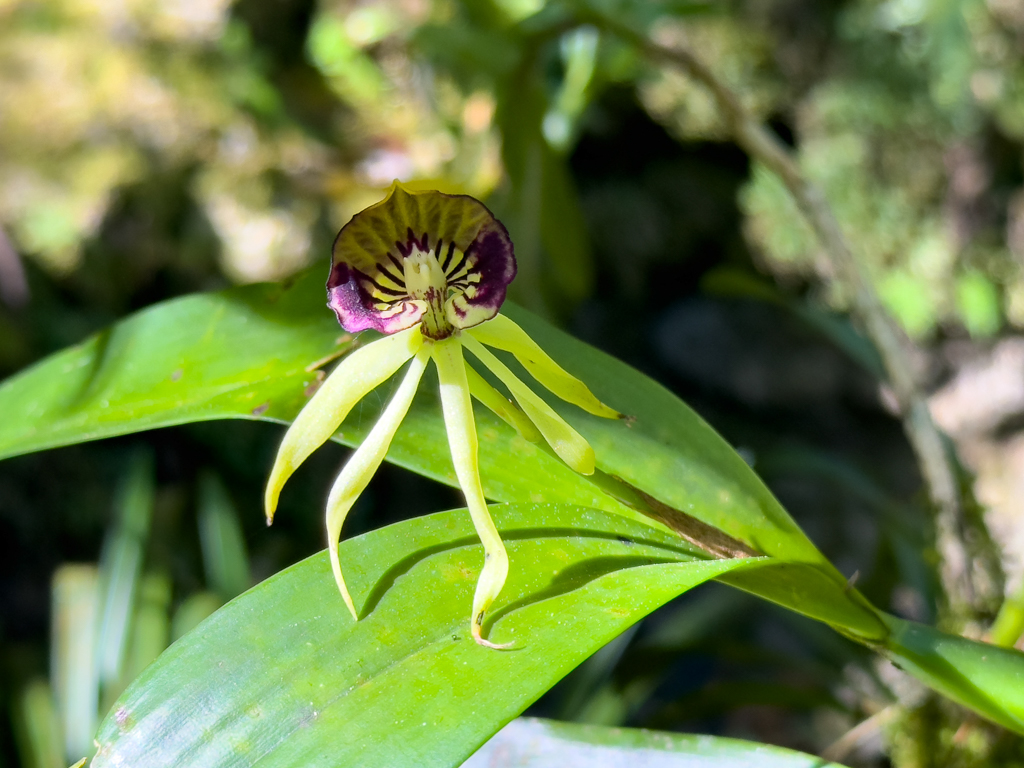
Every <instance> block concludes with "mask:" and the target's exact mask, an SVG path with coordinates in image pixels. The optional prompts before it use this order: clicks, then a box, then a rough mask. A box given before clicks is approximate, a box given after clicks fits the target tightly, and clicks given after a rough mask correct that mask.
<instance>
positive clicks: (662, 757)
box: [462, 717, 839, 768]
mask: <svg viewBox="0 0 1024 768" xmlns="http://www.w3.org/2000/svg"><path fill="white" fill-rule="evenodd" d="M499 764H500V765H515V766H519V768H563V767H564V766H566V765H585V766H588V768H628V766H634V765H642V766H645V768H749V766H751V765H757V766H758V768H839V766H837V765H836V764H835V763H825V762H823V761H822V759H821V758H820V757H814V756H813V755H805V754H803V753H800V752H793V751H791V750H789V749H780V748H778V747H769V746H766V745H764V744H755V743H753V742H749V741H740V740H738V739H723V738H720V737H717V736H695V735H692V734H686V733H668V732H666V731H648V730H639V729H636V728H607V727H604V726H596V725H577V724H576V723H560V722H557V721H554V720H541V719H539V718H532V717H523V718H519V719H517V720H513V721H512V722H511V723H509V724H508V725H507V726H505V728H504V729H502V730H501V732H500V733H498V734H497V735H496V736H495V737H494V738H493V739H491V740H490V741H489V742H487V744H486V745H484V747H483V748H481V749H480V751H479V752H477V753H476V754H475V755H473V757H471V758H470V759H469V760H468V761H467V762H466V763H465V764H464V765H463V767H462V768H485V767H486V766H490V765H499Z"/></svg>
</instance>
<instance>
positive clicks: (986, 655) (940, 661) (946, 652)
mask: <svg viewBox="0 0 1024 768" xmlns="http://www.w3.org/2000/svg"><path fill="white" fill-rule="evenodd" d="M885 618H886V621H887V623H888V624H889V626H890V628H891V629H892V634H891V635H890V636H889V638H888V640H887V641H886V643H885V648H884V651H883V652H884V653H885V655H886V656H888V657H889V659H890V660H891V661H892V662H893V663H894V664H896V665H897V666H899V667H900V668H902V669H904V670H905V671H907V672H909V673H910V674H912V675H914V677H916V678H918V679H920V680H923V681H924V682H925V683H927V684H928V685H930V686H931V687H932V688H934V689H935V690H937V691H939V692H940V693H942V694H944V695H946V696H948V697H949V698H951V699H953V700H954V701H958V702H960V703H961V704H963V705H964V706H966V707H970V708H971V709H973V710H974V711H975V712H979V713H981V714H983V715H984V716H985V717H987V718H989V719H991V720H993V721H995V722H997V723H999V724H1000V725H1002V726H1003V727H1005V728H1009V729H1010V730H1012V731H1016V732H1017V733H1024V653H1021V652H1020V651H1015V650H1013V649H1010V648H1000V647H998V646H995V645H990V644H988V643H980V642H977V641H975V640H968V639H967V638H964V637H957V636H956V635H947V634H946V633H945V632H940V631H939V630H937V629H933V628H932V627H928V626H925V625H924V624H917V623H916V622H913V621H904V620H903V619H898V618H896V617H895V616H886V617H885Z"/></svg>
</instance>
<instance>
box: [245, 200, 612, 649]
mask: <svg viewBox="0 0 1024 768" xmlns="http://www.w3.org/2000/svg"><path fill="white" fill-rule="evenodd" d="M515 274H516V260H515V255H514V253H513V249H512V241H511V240H510V239H509V236H508V232H507V231H506V229H505V227H504V226H503V225H502V224H501V222H499V221H498V220H497V219H495V218H494V216H493V215H492V214H491V212H490V211H489V210H487V208H486V207H485V206H484V205H483V203H481V202H479V201H478V200H475V199H473V198H472V197H469V196H467V195H446V194H443V193H441V192H411V191H409V190H407V189H405V188H404V187H403V186H402V185H401V184H399V183H398V182H397V181H396V182H395V183H394V185H393V186H392V188H391V191H390V192H389V194H388V196H387V197H386V198H385V199H384V200H383V201H382V202H380V203H377V204H376V205H372V206H370V207H369V208H367V209H366V210H364V211H362V212H361V213H358V214H356V215H355V216H354V217H353V218H352V220H351V221H350V222H349V223H348V224H346V225H345V227H344V228H342V230H341V232H340V233H339V234H338V237H337V239H336V240H335V241H334V254H333V260H332V263H331V274H330V278H329V279H328V281H327V294H328V299H329V301H328V305H329V306H330V307H331V309H333V310H334V312H335V313H336V314H337V316H338V320H339V322H340V323H341V324H342V326H343V327H344V328H345V330H346V331H349V332H350V333H357V332H359V331H364V330H369V329H373V330H376V331H379V332H381V333H383V334H385V336H384V338H381V339H378V340H376V341H374V342H372V343H370V344H367V345H366V346H363V347H360V348H359V349H358V350H356V351H355V352H352V353H351V354H349V355H348V356H347V357H345V358H344V359H343V360H342V361H341V363H340V364H339V365H338V367H337V368H335V369H334V371H332V372H331V374H330V376H328V377H327V378H326V379H325V380H324V382H323V385H322V386H321V387H320V388H319V389H318V390H317V391H316V393H315V394H314V395H313V397H312V398H311V399H310V401H309V402H308V403H307V404H306V407H305V408H303V409H302V411H301V412H300V413H299V415H298V416H297V417H296V418H295V421H294V422H293V423H292V425H291V427H289V429H288V431H287V432H286V433H285V436H284V440H283V441H282V442H281V447H280V449H279V450H278V453H277V459H276V460H275V462H274V467H273V469H272V470H271V472H270V479H269V481H268V482H267V490H266V497H265V505H266V512H267V523H268V524H270V523H271V522H272V521H273V518H274V512H275V510H276V509H277V501H278V497H279V496H280V493H281V489H282V487H283V486H284V484H285V482H286V481H287V480H288V478H289V477H290V476H291V475H292V473H293V472H294V471H295V470H296V469H297V468H298V466H299V465H300V464H301V463H302V462H303V461H305V460H306V458H308V457H309V455H310V454H311V453H312V452H313V451H315V450H316V449H317V448H318V447H319V446H321V445H322V444H323V443H324V442H326V441H327V440H328V439H329V438H330V437H331V435H333V434H334V432H335V431H336V430H337V429H338V427H339V426H340V425H341V423H342V421H344V420H345V417H346V416H347V415H348V414H349V412H350V411H351V410H352V408H353V407H354V406H355V405H356V403H358V402H359V401H360V400H361V399H362V398H363V397H364V396H366V395H367V394H368V393H369V392H370V391H371V390H373V389H374V388H375V387H377V386H378V385H380V384H382V383H383V382H384V381H386V380H387V379H389V378H390V377H391V376H392V375H394V374H395V373H397V372H398V370H399V369H400V368H402V367H403V366H405V365H407V364H408V368H407V369H406V372H405V374H404V375H403V377H402V383H401V384H400V385H399V387H398V388H397V389H396V391H395V394H394V396H393V397H392V398H391V401H390V402H389V403H388V404H387V405H386V406H385V408H384V410H383V411H382V412H381V416H380V419H379V420H378V421H377V423H376V424H375V425H374V427H373V428H372V429H371V430H370V432H369V434H368V435H367V436H366V438H365V439H364V440H363V442H362V443H361V444H360V445H359V446H358V447H357V448H356V449H355V451H354V452H353V453H352V455H351V456H350V457H349V459H348V461H347V463H346V464H345V466H344V467H343V468H342V470H341V473H340V474H339V475H338V477H337V479H336V480H335V483H334V486H333V487H332V488H331V492H330V495H329V497H328V500H327V545H328V550H329V554H330V559H331V569H332V571H333V573H334V578H335V581H336V582H337V584H338V590H339V591H340V592H341V596H342V598H343V599H344V601H345V604H346V605H347V606H348V609H349V611H350V612H351V613H352V616H353V618H355V619H356V620H358V619H359V613H358V611H357V610H356V606H355V603H354V601H353V599H352V596H351V594H350V593H349V591H348V587H347V586H346V585H345V579H344V577H343V576H342V573H341V563H340V561H339V555H338V539H339V537H340V536H341V529H342V526H343V524H344V522H345V518H346V516H347V515H348V513H349V510H351V508H352V506H353V504H355V501H356V499H357V498H358V497H359V494H361V493H362V491H363V489H364V488H366V485H367V484H368V483H369V482H370V478H371V477H372V476H373V474H374V473H375V472H376V471H377V468H378V467H379V466H380V464H381V462H382V461H383V460H384V456H385V454H386V453H387V450H388V447H389V446H390V445H391V441H392V440H393V439H394V436H395V434H396V432H397V431H398V428H399V427H400V425H401V423H402V420H403V419H404V418H405V415H406V413H407V412H408V410H409V408H410V407H411V405H412V401H413V396H414V395H415V393H416V389H417V387H418V386H419V383H420V380H421V378H422V375H423V373H424V372H425V370H426V367H427V364H428V363H429V362H430V361H431V360H432V361H433V362H434V367H435V368H436V369H437V375H438V383H439V390H440V399H441V412H442V414H443V416H444V422H445V429H446V431H447V433H448V445H449V449H450V451H451V456H452V464H453V465H454V468H455V475H456V478H457V479H458V482H459V485H460V486H461V488H462V491H463V493H464V495H465V497H466V506H467V507H468V509H469V514H470V517H471V518H472V520H473V526H474V527H475V528H476V531H477V534H478V535H479V536H480V541H481V543H482V544H483V546H484V564H483V568H482V569H481V571H480V577H479V579H478V580H477V586H476V591H475V593H474V595H473V612H472V616H471V619H470V631H471V634H472V636H473V638H474V640H476V642H478V643H480V644H481V645H484V646H488V647H491V648H504V647H507V646H502V645H495V644H494V643H491V642H490V641H488V640H485V639H484V638H483V619H484V614H485V613H486V611H487V609H488V608H489V607H490V605H491V603H493V602H494V600H495V598H496V597H497V596H498V593H499V592H500V591H501V589H502V587H503V586H504V584H505V578H506V576H507V575H508V567H509V563H508V554H507V553H506V552H505V546H504V544H503V543H502V540H501V536H500V535H499V533H498V530H497V528H495V526H494V521H493V520H492V519H491V515H490V512H489V511H488V509H487V501H486V499H485V498H484V492H483V486H482V484H481V482H480V470H479V460H478V448H477V433H476V423H475V419H474V416H473V407H472V399H473V398H476V399H477V400H479V401H480V402H481V403H482V404H483V405H484V406H486V407H487V408H489V409H490V410H491V411H493V412H494V413H495V414H496V415H497V416H498V417H499V418H501V419H502V420H503V421H505V422H506V423H508V424H509V425H510V426H512V427H513V428H514V429H515V430H516V431H517V432H518V433H519V434H520V435H521V436H522V437H523V438H525V439H526V440H529V441H531V442H539V441H541V440H544V441H546V442H547V443H548V444H549V445H550V446H551V449H552V450H553V451H554V452H555V454H557V455H558V456H559V457H560V458H561V459H562V460H563V461H564V462H565V463H566V464H568V465H569V466H570V467H572V468H573V469H574V470H576V471H577V472H580V473H582V474H592V473H593V472H594V469H595V457H594V451H593V449H592V448H591V447H590V444H589V443H587V441H586V440H585V439H584V438H583V437H582V436H581V435H580V434H579V433H578V432H577V431H576V430H575V429H573V428H572V427H571V426H569V425H568V424H567V423H566V422H565V420H564V419H562V417H561V416H559V415H558V414H557V413H556V412H555V411H554V409H552V408H551V406H549V405H548V404H547V403H546V402H545V401H544V400H542V399H541V398H540V397H539V396H538V395H537V394H536V393H535V392H533V390H531V389H530V388H529V387H528V386H526V384H524V383H523V382H522V381H520V380H519V378H518V377H517V376H516V374H515V373H513V372H512V371H511V370H510V369H509V368H508V367H507V366H506V365H505V364H504V363H502V362H501V361H500V360H499V359H498V358H497V357H496V356H495V355H494V354H492V353H491V352H490V351H488V350H487V349H486V348H485V345H486V346H490V347H494V348H495V349H499V350H502V351H504V352H507V353H510V354H511V355H512V356H513V357H515V358H516V359H517V360H518V361H519V363H520V364H522V366H523V367H524V368H525V369H526V370H527V372H528V373H529V374H530V375H531V376H533V378H534V379H535V380H536V381H537V382H539V383H540V384H542V385H543V386H544V387H546V388H547V389H548V390H549V391H551V392H552V393H553V394H555V395H557V396H558V397H560V398H561V399H563V400H565V401H567V402H570V403H573V404H574V405H577V406H579V407H580V408H582V409H583V410H585V411H587V412H588V413H591V414H594V415H595V416H601V417H604V418H621V414H619V413H618V412H617V411H615V410H613V409H612V408H609V407H608V406H607V405H605V404H604V403H602V402H601V401H600V400H598V399H597V398H596V397H595V396H594V394H593V393H592V392H591V391H590V390H589V389H588V388H587V386H586V385H585V384H584V383H583V382H581V381H580V380H579V379H577V378H575V377H574V376H572V375H571V374H569V373H567V372H566V371H565V370H563V369H562V368H561V366H559V365H558V364H557V363H556V362H555V361H554V360H552V359H551V358H550V357H549V356H548V355H547V353H546V352H544V350H542V349H541V348H540V347H539V346H538V345H537V344H536V342H534V341H533V339H531V338H530V337H529V336H528V335H527V334H526V332H525V331H523V329H522V328H520V327H519V326H518V325H516V324H515V323H514V322H513V321H512V320H510V319H508V318H507V317H505V316H504V315H501V314H499V312H498V310H499V309H500V307H501V304H502V303H503V302H504V300H505V293H506V290H507V288H508V284H509V283H510V282H511V281H512V278H514V277H515ZM464 349H467V350H469V351H470V352H471V353H472V355H473V358H474V359H476V360H477V361H478V362H479V364H481V365H483V366H484V367H485V368H487V369H488V370H489V371H490V372H491V373H492V374H493V375H494V376H495V378H496V379H497V380H498V381H500V382H501V384H502V385H503V386H505V387H506V388H507V389H508V391H509V393H511V395H512V398H511V399H510V398H509V397H508V396H506V395H505V394H503V393H501V392H499V391H498V390H496V389H495V388H494V387H493V386H492V385H491V384H490V383H489V382H488V381H487V379H485V378H484V377H483V376H481V375H480V374H479V373H478V372H477V371H476V370H475V369H474V368H473V367H472V366H471V365H470V364H469V362H468V360H467V359H466V356H465V355H464V354H463V350H464Z"/></svg>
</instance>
